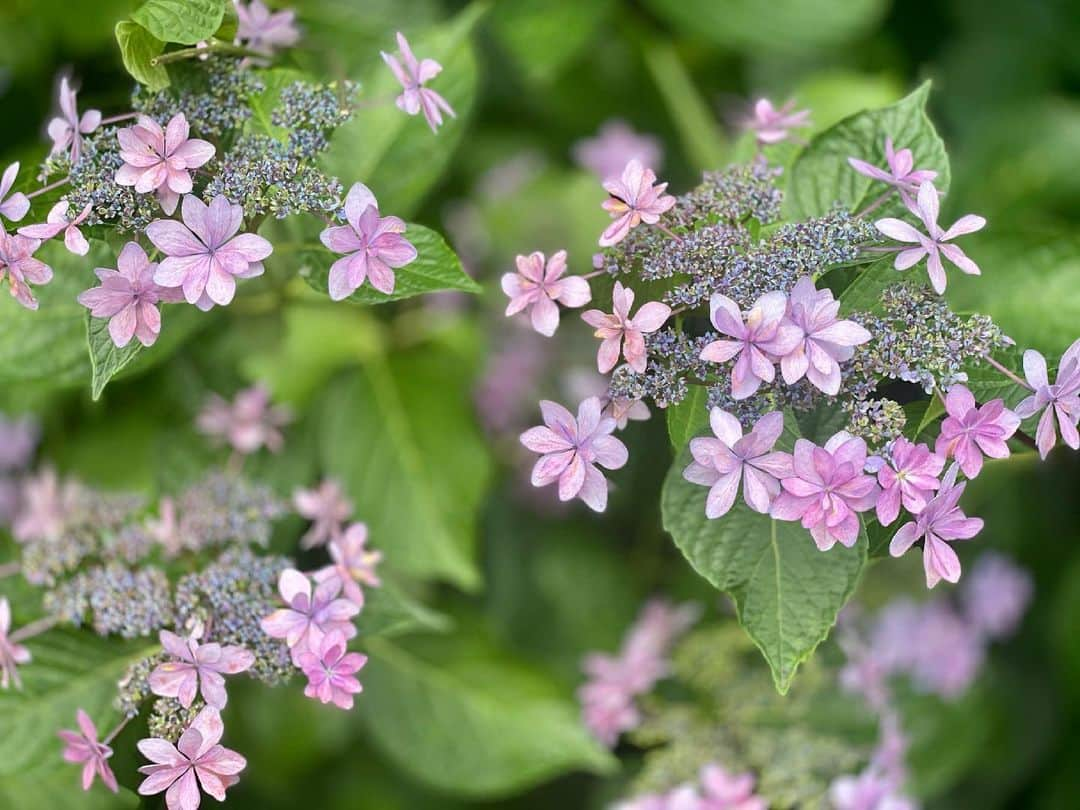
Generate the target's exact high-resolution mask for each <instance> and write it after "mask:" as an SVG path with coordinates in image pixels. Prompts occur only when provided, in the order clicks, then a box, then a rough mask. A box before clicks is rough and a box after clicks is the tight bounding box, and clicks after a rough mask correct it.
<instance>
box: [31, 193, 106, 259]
mask: <svg viewBox="0 0 1080 810" xmlns="http://www.w3.org/2000/svg"><path fill="white" fill-rule="evenodd" d="M69 207H70V203H68V201H67V200H60V201H59V202H58V203H57V204H56V205H54V206H53V207H52V209H50V211H49V213H48V215H47V216H46V217H45V222H43V223H42V224H40V225H25V226H23V227H22V228H19V233H20V234H22V235H23V236H29V237H30V238H31V239H40V240H46V239H52V238H53V237H54V236H56V235H57V234H59V233H60V232H61V231H63V234H64V246H65V247H66V248H67V249H68V250H69V251H71V252H72V253H74V254H75V255H76V256H85V255H86V254H87V253H89V252H90V243H89V242H87V241H86V237H85V236H83V235H82V231H80V230H79V226H80V225H82V224H83V223H84V222H86V218H87V217H88V216H90V211H91V210H92V209H93V207H94V206H93V205H92V204H91V203H87V204H86V207H85V208H83V210H82V211H80V212H79V213H78V214H76V215H75V218H74V219H68V208H69Z"/></svg>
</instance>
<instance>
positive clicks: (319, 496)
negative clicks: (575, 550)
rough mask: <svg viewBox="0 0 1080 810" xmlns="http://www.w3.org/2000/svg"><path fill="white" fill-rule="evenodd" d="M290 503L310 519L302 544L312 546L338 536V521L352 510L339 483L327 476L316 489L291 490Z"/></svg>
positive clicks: (302, 546)
mask: <svg viewBox="0 0 1080 810" xmlns="http://www.w3.org/2000/svg"><path fill="white" fill-rule="evenodd" d="M293 506H294V507H295V508H296V511H297V513H298V514H299V515H300V516H301V517H305V518H307V519H308V520H310V521H311V528H309V529H308V530H307V531H306V532H305V533H304V536H303V537H301V538H300V547H301V548H315V546H321V545H324V544H325V543H326V542H328V541H330V540H336V539H337V538H338V537H340V536H341V524H342V523H344V522H345V521H346V520H348V519H349V515H351V514H352V510H353V504H352V501H350V500H349V499H348V498H346V497H345V493H344V492H343V491H342V489H341V484H339V483H338V482H337V481H335V480H333V479H332V478H327V479H326V480H324V481H323V482H322V483H321V484H319V486H318V487H316V488H315V489H298V490H296V492H294V493H293Z"/></svg>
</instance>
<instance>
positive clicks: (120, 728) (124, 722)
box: [101, 715, 134, 745]
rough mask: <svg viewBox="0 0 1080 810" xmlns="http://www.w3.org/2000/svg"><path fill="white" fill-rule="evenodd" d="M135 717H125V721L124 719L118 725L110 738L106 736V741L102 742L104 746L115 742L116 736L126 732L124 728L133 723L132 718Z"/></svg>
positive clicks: (111, 732) (109, 735) (110, 733)
mask: <svg viewBox="0 0 1080 810" xmlns="http://www.w3.org/2000/svg"><path fill="white" fill-rule="evenodd" d="M133 716H134V715H125V716H124V719H122V720H121V721H120V722H119V723H117V724H116V728H114V729H113V730H112V731H110V732H109V734H108V736H106V737H105V739H104V740H102V741H101V742H102V744H103V745H108V744H109V743H111V742H112V741H113V740H115V739H116V735H117V734H119V733H120V732H121V731H123V730H124V727H125V726H127V724H128V723H130V722H131V718H132V717H133Z"/></svg>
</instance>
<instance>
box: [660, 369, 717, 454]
mask: <svg viewBox="0 0 1080 810" xmlns="http://www.w3.org/2000/svg"><path fill="white" fill-rule="evenodd" d="M708 404H709V389H708V388H706V387H705V386H704V385H693V386H690V391H689V392H688V393H687V395H686V397H685V398H684V399H683V400H682V401H681V402H679V403H677V404H675V405H670V406H668V408H667V410H665V411H664V413H665V417H666V419H667V429H668V438H670V439H671V446H672V447H673V448H674V449H675V452H676V453H678V452H679V451H680V450H682V449H683V448H684V447H686V446H687V445H688V444H689V443H690V440H691V439H692V438H694V437H695V436H700V435H703V434H705V433H706V432H707V431H708V429H709V408H708Z"/></svg>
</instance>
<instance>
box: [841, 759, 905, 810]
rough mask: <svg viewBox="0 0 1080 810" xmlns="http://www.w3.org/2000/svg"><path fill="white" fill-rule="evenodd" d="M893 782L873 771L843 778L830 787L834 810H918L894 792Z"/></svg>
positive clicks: (868, 770)
mask: <svg viewBox="0 0 1080 810" xmlns="http://www.w3.org/2000/svg"><path fill="white" fill-rule="evenodd" d="M894 790H895V788H894V786H893V784H892V780H891V779H888V778H886V777H884V776H882V775H881V774H879V773H878V772H877V771H875V770H873V769H867V770H866V771H864V772H863V773H861V774H859V775H858V776H841V777H839V778H838V779H835V780H833V783H832V785H830V787H829V801H830V802H832V804H831V805H830V806H831V807H832V808H834V810H916V808H917V807H918V805H916V804H915V803H914V802H912V801H910V800H909V799H906V798H904V797H903V796H898V795H896V794H895V792H894Z"/></svg>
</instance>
